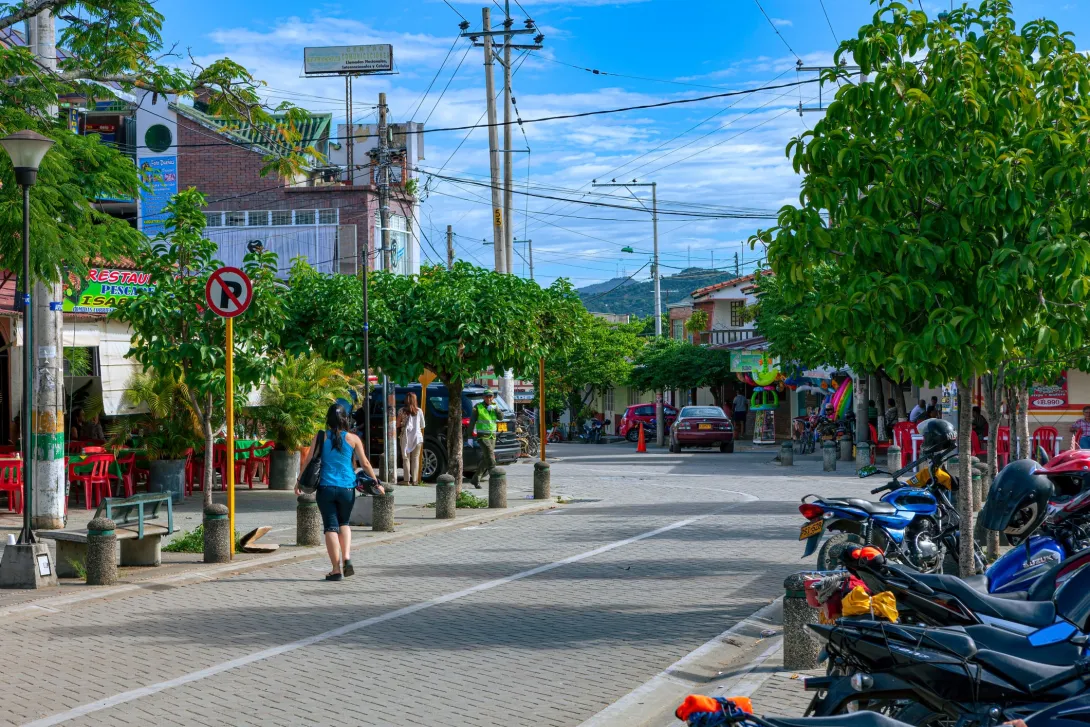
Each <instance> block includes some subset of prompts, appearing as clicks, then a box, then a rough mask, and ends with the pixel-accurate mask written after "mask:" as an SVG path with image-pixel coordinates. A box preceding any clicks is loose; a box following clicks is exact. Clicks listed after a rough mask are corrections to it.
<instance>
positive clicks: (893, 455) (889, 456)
mask: <svg viewBox="0 0 1090 727" xmlns="http://www.w3.org/2000/svg"><path fill="white" fill-rule="evenodd" d="M886 469H888V470H889V471H890V472H896V471H897V470H899V469H901V448H900V447H898V446H897V445H896V444H891V445H889V449H887V450H886Z"/></svg>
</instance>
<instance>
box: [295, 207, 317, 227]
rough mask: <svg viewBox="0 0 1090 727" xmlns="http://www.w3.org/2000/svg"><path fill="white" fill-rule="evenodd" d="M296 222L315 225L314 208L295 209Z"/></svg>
mask: <svg viewBox="0 0 1090 727" xmlns="http://www.w3.org/2000/svg"><path fill="white" fill-rule="evenodd" d="M295 224H297V225H313V224H314V210H295Z"/></svg>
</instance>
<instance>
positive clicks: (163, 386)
mask: <svg viewBox="0 0 1090 727" xmlns="http://www.w3.org/2000/svg"><path fill="white" fill-rule="evenodd" d="M125 398H126V399H127V400H128V402H129V403H130V404H131V405H132V406H134V407H143V408H146V409H147V413H146V414H142V415H137V417H136V420H135V422H133V421H132V420H130V421H127V422H118V424H117V425H115V426H113V427H111V428H110V432H109V439H110V441H109V445H110V446H112V447H116V446H119V445H120V444H121V443H122V441H123V439H124V438H127V437H128V436H129V435H130V434H136V435H137V436H139V437H140V438H141V441H142V449H144V451H145V452H147V456H148V459H153V460H177V459H184V458H185V457H186V454H187V452H188V450H190V449H192V448H193V447H194V445H195V444H197V443H199V442H200V441H201V435H200V421H199V420H198V419H197V417H196V415H195V413H194V412H193V408H192V406H191V405H190V403H189V402H190V398H189V388H188V387H187V386H186V383H185V381H182V380H180V379H177V378H175V377H173V376H169V375H164V374H160V373H159V372H157V371H154V370H149V371H146V372H144V373H138V374H135V375H133V377H132V379H130V380H129V388H128V389H127V390H126V391H125Z"/></svg>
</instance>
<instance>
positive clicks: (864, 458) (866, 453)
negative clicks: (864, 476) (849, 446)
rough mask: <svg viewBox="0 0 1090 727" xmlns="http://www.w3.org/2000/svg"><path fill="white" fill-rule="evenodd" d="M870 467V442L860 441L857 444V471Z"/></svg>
mask: <svg viewBox="0 0 1090 727" xmlns="http://www.w3.org/2000/svg"><path fill="white" fill-rule="evenodd" d="M864 467H870V443H869V442H860V443H859V444H857V445H855V471H856V472H858V471H859V470H861V469H863V468H864Z"/></svg>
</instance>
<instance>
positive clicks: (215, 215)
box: [204, 212, 223, 227]
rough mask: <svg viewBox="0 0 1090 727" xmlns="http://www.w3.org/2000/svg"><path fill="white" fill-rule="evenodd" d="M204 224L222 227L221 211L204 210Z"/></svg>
mask: <svg viewBox="0 0 1090 727" xmlns="http://www.w3.org/2000/svg"><path fill="white" fill-rule="evenodd" d="M204 224H205V225H206V226H207V227H223V213H222V212H205V213H204Z"/></svg>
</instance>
